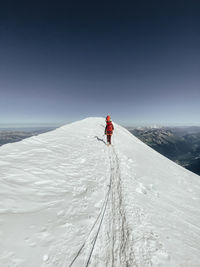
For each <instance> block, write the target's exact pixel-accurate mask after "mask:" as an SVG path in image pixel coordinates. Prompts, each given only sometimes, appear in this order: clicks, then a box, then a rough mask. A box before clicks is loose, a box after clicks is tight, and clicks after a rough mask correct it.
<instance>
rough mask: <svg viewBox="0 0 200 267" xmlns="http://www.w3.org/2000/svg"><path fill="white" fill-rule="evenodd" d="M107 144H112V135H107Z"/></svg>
mask: <svg viewBox="0 0 200 267" xmlns="http://www.w3.org/2000/svg"><path fill="white" fill-rule="evenodd" d="M107 142H108V143H109V144H111V135H107Z"/></svg>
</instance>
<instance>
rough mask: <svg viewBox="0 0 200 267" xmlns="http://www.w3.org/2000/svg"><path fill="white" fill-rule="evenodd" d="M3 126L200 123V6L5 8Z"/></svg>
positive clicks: (0, 87)
mask: <svg viewBox="0 0 200 267" xmlns="http://www.w3.org/2000/svg"><path fill="white" fill-rule="evenodd" d="M4 2H5V3H2V2H1V8H0V124H1V123H43V122H44V123H65V122H69V121H73V120H78V119H81V118H85V117H88V116H105V115H107V114H108V113H109V114H110V115H111V116H112V118H113V120H114V121H116V122H119V123H122V124H129V125H131V124H152V123H157V124H180V125H186V124H193V125H196V124H199V123H200V120H199V117H200V104H199V102H200V101H199V100H200V16H199V14H200V3H199V1H184V0H181V1H176V0H174V1H162V0H160V1H150V0H148V1H134V0H131V1H121V2H116V1H113V2H111V1H105V2H103V1H42V0H41V1H30V0H28V1H27V0H26V1H4Z"/></svg>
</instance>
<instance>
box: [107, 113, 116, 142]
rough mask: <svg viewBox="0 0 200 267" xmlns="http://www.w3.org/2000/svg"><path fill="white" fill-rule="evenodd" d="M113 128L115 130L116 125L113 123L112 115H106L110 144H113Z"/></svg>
mask: <svg viewBox="0 0 200 267" xmlns="http://www.w3.org/2000/svg"><path fill="white" fill-rule="evenodd" d="M113 130H114V126H113V124H112V121H111V119H110V116H109V115H108V116H107V117H106V128H105V134H106V135H107V143H108V145H111V136H112V134H113Z"/></svg>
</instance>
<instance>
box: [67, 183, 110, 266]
mask: <svg viewBox="0 0 200 267" xmlns="http://www.w3.org/2000/svg"><path fill="white" fill-rule="evenodd" d="M109 192H110V185H109V189H108V192H107V194H106V197H105V199H104V203H103V205H102V208H101V210H100V212H99V214H98V216H97V218H96V220H95V222H94V224H93V226H92V228H91V229H90V232H89V234H88V237H87V238H86V239H85V241H84V242H83V244H82V246H81V247H80V249H79V250H78V252H77V253H76V255H75V257H74V258H73V260H72V261H71V263H70V265H69V267H71V266H72V265H73V264H74V262H75V261H76V259H77V258H78V256H79V255H80V254H81V251H82V250H83V248H84V247H85V244H86V242H87V240H88V239H89V237H90V234H91V232H92V230H93V229H94V227H95V225H96V224H97V222H98V220H99V218H100V216H101V214H102V212H103V216H104V213H105V206H106V205H107V200H108V196H109ZM101 223H102V220H101ZM97 236H98V235H97ZM96 238H97V237H96V235H95V238H94V239H93V240H92V243H93V242H94V240H95V239H96ZM95 242H96V240H95ZM90 257H91V256H90ZM87 266H88V265H87Z"/></svg>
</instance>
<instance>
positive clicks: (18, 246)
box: [0, 118, 200, 267]
mask: <svg viewBox="0 0 200 267" xmlns="http://www.w3.org/2000/svg"><path fill="white" fill-rule="evenodd" d="M114 126H115V131H114V135H113V137H112V143H113V145H112V146H109V147H108V146H106V145H105V136H104V135H103V134H104V127H105V120H104V119H103V118H87V119H84V120H82V121H78V122H75V123H71V124H68V125H66V126H63V127H60V128H58V129H56V130H54V131H51V132H48V133H44V134H41V135H38V136H34V137H30V138H28V139H24V140H22V141H20V142H18V143H12V144H7V145H4V146H2V147H0V266H2V267H40V266H41V267H64V266H65V267H66V266H77V267H82V266H92V267H94V266H98V267H104V266H114V267H125V266H126V267H127V266H131V267H132V266H140V267H146V266H157V267H158V266H174V267H177V266H184V267H195V266H196V267H197V266H200V257H199V255H200V226H199V223H200V179H199V176H198V175H195V174H193V173H191V172H190V171H188V170H186V169H184V168H182V167H181V166H179V165H177V164H175V163H174V162H172V161H170V160H169V159H167V158H165V157H163V156H162V155H161V154H159V153H157V152H156V151H154V150H153V149H151V148H150V147H148V146H147V145H145V144H144V143H142V142H141V141H140V140H139V139H137V138H136V137H134V136H133V135H132V134H131V133H130V132H128V131H127V130H126V129H124V128H123V127H121V126H119V125H117V124H115V123H114Z"/></svg>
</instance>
